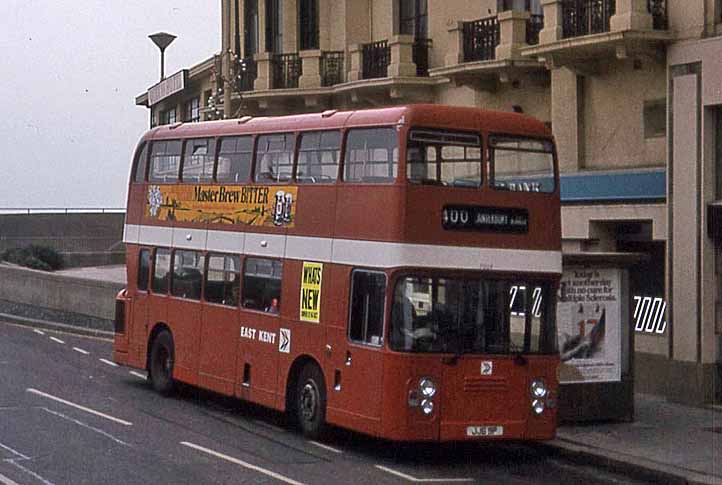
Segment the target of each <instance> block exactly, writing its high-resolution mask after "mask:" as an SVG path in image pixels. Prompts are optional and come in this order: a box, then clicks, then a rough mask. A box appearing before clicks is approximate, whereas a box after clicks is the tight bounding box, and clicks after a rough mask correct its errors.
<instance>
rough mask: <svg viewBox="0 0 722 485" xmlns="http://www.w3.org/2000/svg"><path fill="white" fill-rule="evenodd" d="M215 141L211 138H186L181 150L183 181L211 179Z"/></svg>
mask: <svg viewBox="0 0 722 485" xmlns="http://www.w3.org/2000/svg"><path fill="white" fill-rule="evenodd" d="M215 147H216V142H215V140H213V139H212V138H201V139H197V140H186V141H185V151H184V152H183V177H182V178H183V182H186V183H198V182H210V181H211V180H213V163H214V158H215Z"/></svg>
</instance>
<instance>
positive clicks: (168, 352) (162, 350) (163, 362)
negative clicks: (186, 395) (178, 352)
mask: <svg viewBox="0 0 722 485" xmlns="http://www.w3.org/2000/svg"><path fill="white" fill-rule="evenodd" d="M174 359H175V349H174V348H173V337H172V336H171V334H170V332H168V331H166V330H163V331H162V332H160V333H159V334H158V335H157V336H156V337H155V340H153V346H152V347H151V350H150V366H149V371H150V382H151V383H152V384H153V388H154V389H155V390H156V391H158V392H159V393H161V394H163V395H164V396H168V395H170V394H172V393H173V390H174V387H175V383H174V382H173V361H174Z"/></svg>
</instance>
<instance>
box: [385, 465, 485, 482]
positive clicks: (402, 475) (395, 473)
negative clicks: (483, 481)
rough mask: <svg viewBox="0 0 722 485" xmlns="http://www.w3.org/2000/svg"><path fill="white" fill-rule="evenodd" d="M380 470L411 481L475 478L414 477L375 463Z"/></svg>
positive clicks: (456, 480)
mask: <svg viewBox="0 0 722 485" xmlns="http://www.w3.org/2000/svg"><path fill="white" fill-rule="evenodd" d="M374 466H375V467H376V468H378V469H379V470H382V471H385V472H386V473H390V474H392V475H396V476H397V477H399V478H403V479H404V480H407V481H409V482H414V483H433V482H456V483H458V482H473V481H474V479H473V478H416V477H412V476H411V475H407V474H406V473H402V472H400V471H396V470H394V469H392V468H389V467H386V466H382V465H374Z"/></svg>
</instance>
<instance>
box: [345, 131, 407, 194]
mask: <svg viewBox="0 0 722 485" xmlns="http://www.w3.org/2000/svg"><path fill="white" fill-rule="evenodd" d="M398 165H399V149H398V139H397V135H396V130H395V129H394V128H356V129H353V130H349V132H348V134H347V135H346V153H345V157H344V177H343V179H344V180H345V181H347V182H363V183H393V181H394V180H395V179H396V176H397V174H398Z"/></svg>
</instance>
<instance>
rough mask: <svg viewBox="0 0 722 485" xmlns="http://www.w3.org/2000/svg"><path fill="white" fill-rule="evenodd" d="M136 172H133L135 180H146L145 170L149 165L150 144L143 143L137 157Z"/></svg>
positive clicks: (140, 181)
mask: <svg viewBox="0 0 722 485" xmlns="http://www.w3.org/2000/svg"><path fill="white" fill-rule="evenodd" d="M134 166H135V173H134V174H133V181H134V182H139V183H142V182H145V170H146V167H147V166H148V144H147V143H143V147H142V148H141V149H140V151H139V152H138V154H137V155H136V159H135V164H134Z"/></svg>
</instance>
